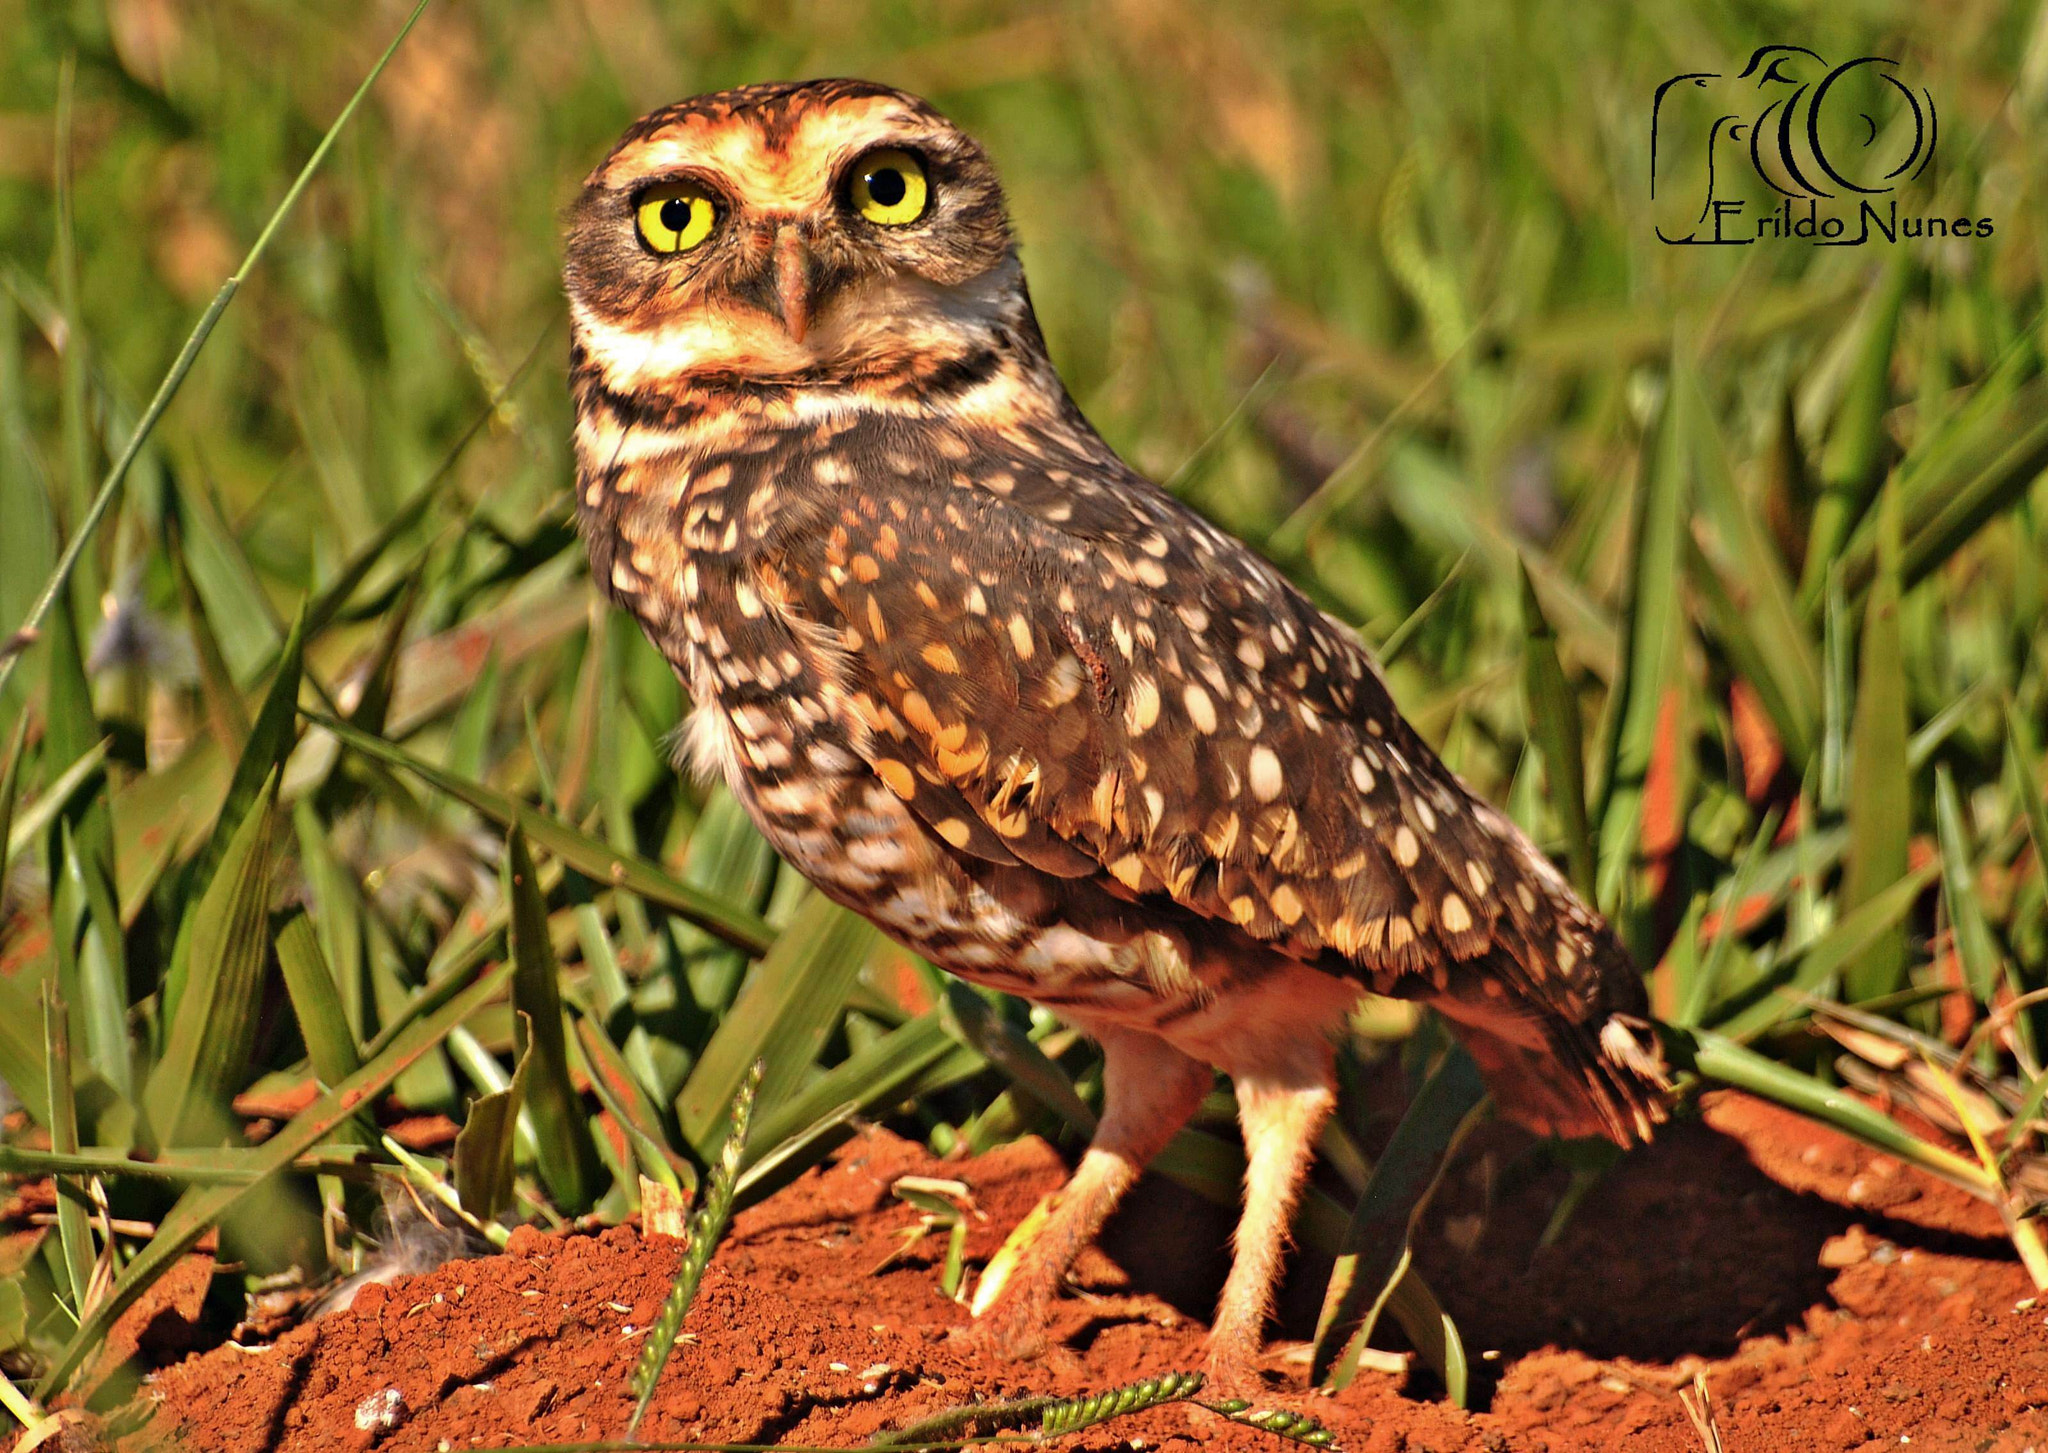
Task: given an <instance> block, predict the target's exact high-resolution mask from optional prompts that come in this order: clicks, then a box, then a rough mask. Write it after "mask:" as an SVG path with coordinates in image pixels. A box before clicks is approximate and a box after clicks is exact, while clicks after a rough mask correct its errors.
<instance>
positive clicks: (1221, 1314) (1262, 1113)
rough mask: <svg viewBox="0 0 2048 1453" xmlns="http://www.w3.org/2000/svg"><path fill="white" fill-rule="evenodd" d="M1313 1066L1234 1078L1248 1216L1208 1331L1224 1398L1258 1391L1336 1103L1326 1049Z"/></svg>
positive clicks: (1212, 1369)
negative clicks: (1293, 1241) (1270, 1330)
mask: <svg viewBox="0 0 2048 1453" xmlns="http://www.w3.org/2000/svg"><path fill="white" fill-rule="evenodd" d="M1321 1048H1322V1049H1323V1053H1322V1054H1321V1056H1320V1061H1319V1062H1318V1063H1315V1064H1313V1065H1290V1066H1288V1067H1286V1068H1285V1069H1284V1070H1280V1071H1278V1072H1273V1071H1267V1072H1245V1073H1239V1074H1237V1075H1235V1076H1234V1082H1235V1084H1236V1087H1237V1109H1238V1120H1239V1123H1240V1124H1241V1125H1242V1126H1243V1128H1244V1143H1245V1155H1246V1165H1245V1175H1244V1215H1243V1216H1242V1217H1241V1218H1240V1219H1239V1221H1238V1223H1237V1235H1236V1238H1235V1251H1234V1255H1233V1258H1232V1261H1231V1264H1230V1276H1229V1279H1228V1280H1226V1281H1225V1282H1224V1283H1223V1295H1222V1296H1221V1297H1220V1298H1219V1299H1218V1300H1217V1303H1216V1321H1215V1323H1214V1325H1213V1326H1212V1327H1211V1328H1210V1330H1209V1378H1210V1382H1211V1384H1212V1385H1213V1386H1214V1387H1215V1388H1216V1389H1217V1390H1218V1391H1219V1392H1226V1391H1227V1392H1230V1393H1250V1392H1253V1391H1255V1390H1256V1389H1257V1387H1258V1362H1259V1351H1260V1348H1261V1347H1262V1345H1263V1341H1264V1336H1265V1328H1266V1321H1267V1319H1268V1318H1269V1317H1271V1316H1272V1313H1273V1287H1274V1284H1275V1283H1276V1282H1277V1281H1278V1280H1279V1276H1280V1263H1281V1259H1282V1257H1283V1256H1284V1255H1285V1253H1286V1248H1287V1232H1288V1226H1289V1224H1290V1223H1291V1222H1292V1220H1293V1218H1294V1208H1295V1203H1296V1202H1297V1201H1298V1200H1299V1199H1300V1196H1301V1185H1302V1181H1303V1180H1304V1179H1305V1178H1306V1177H1307V1175H1308V1167H1309V1159H1310V1157H1311V1155H1312V1154H1313V1153H1314V1148H1315V1141H1316V1135H1317V1134H1318V1132H1320V1131H1321V1130H1322V1128H1323V1121H1324V1120H1326V1119H1327V1118H1329V1114H1330V1110H1331V1108H1332V1107H1333V1106H1334V1105H1335V1104H1336V1103H1337V1095H1336V1088H1335V1073H1334V1069H1333V1066H1332V1064H1331V1055H1330V1053H1329V1052H1328V1049H1327V1046H1321Z"/></svg>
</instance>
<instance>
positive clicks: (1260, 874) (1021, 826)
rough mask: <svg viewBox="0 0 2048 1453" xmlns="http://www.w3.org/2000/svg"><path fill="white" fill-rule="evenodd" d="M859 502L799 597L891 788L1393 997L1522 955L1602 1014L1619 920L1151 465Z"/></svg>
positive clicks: (1000, 849) (1533, 987) (933, 810)
mask: <svg viewBox="0 0 2048 1453" xmlns="http://www.w3.org/2000/svg"><path fill="white" fill-rule="evenodd" d="M1117 484H1118V487H1117V488H1116V489H1114V490H1111V489H1106V488H1103V487H1101V486H1100V485H1097V484H1092V483H1090V482H1083V481H1078V480H1075V479H1073V478H1071V477H1064V478H1054V479H1048V478H1045V477H1042V476H1027V475H1025V474H1023V473H1021V472H1010V473H1002V474H1000V475H998V476H997V477H996V478H995V479H994V481H993V485H991V484H990V483H989V482H986V481H982V480H979V479H977V480H975V481H973V482H972V483H970V482H969V481H968V480H967V478H966V476H965V475H964V474H956V475H955V476H954V477H953V481H952V483H951V485H947V484H945V483H939V484H937V485H935V486H934V487H933V488H932V489H930V490H924V491H916V490H910V491H906V492H904V493H902V494H900V495H892V494H889V493H887V492H870V491H862V492H860V493H859V494H857V495H856V496H855V497H854V498H853V499H852V500H851V501H850V502H849V503H848V504H847V506H846V508H845V509H844V510H843V511H842V512H841V514H840V515H839V518H838V519H837V521H836V522H835V523H833V524H832V525H831V527H830V528H829V529H827V530H823V531H821V532H820V533H819V534H818V535H817V536H815V537H813V538H812V539H810V540H809V541H806V542H803V543H801V544H799V545H794V546H792V547H791V548H796V549H801V550H803V551H804V552H805V553H807V554H808V553H810V552H812V551H815V552H817V555H818V557H819V558H817V559H815V560H806V561H805V562H804V568H801V569H793V570H791V571H790V572H789V576H790V578H791V580H792V581H793V582H796V583H794V584H792V585H791V586H790V587H789V588H790V589H792V590H794V591H796V592H797V593H798V594H800V595H802V596H805V597H808V598H806V599H803V600H801V601H800V602H797V604H798V606H799V608H800V609H801V610H803V611H804V613H805V614H806V615H809V616H810V617H811V618H812V619H814V620H817V621H819V622H820V623H824V624H829V625H830V626H832V627H834V628H836V629H837V630H838V631H839V633H840V634H841V637H842V639H843V643H844V645H845V648H846V654H845V656H844V658H843V660H844V663H845V664H844V670H845V672H846V674H847V678H848V679H847V680H846V681H845V683H844V685H845V687H846V688H847V690H848V692H849V693H850V696H851V699H852V701H853V703H854V706H855V709H856V711H857V712H858V713H859V714H860V716H861V717H862V719H863V720H864V722H865V725H866V728H867V731H866V737H865V741H864V743H863V744H862V748H861V750H862V751H863V752H864V754H865V755H866V756H867V758H868V760H869V761H870V762H871V763H872V765H873V767H874V769H875V771H876V772H877V773H878V774H879V775H880V777H881V778H882V780H883V781H885V782H886V783H887V784H888V785H889V786H890V787H891V788H892V789H893V790H894V791H895V792H896V793H897V794H898V795H899V796H900V797H902V798H903V799H904V801H905V802H907V803H908V804H909V805H910V807H911V808H912V809H913V810H914V811H915V812H916V813H917V814H918V815H919V816H920V818H921V819H922V820H923V821H924V822H926V823H927V824H928V825H929V826H930V828H931V829H932V831H933V832H934V833H936V834H937V835H938V836H939V837H941V838H943V839H944V840H945V841H947V842H948V843H950V844H952V845H953V846H954V847H955V848H956V849H958V850H960V851H962V852H965V853H969V854H972V855H976V856H980V857H984V858H990V859H993V860H996V861H1010V860H1013V859H1014V860H1016V861H1020V862H1025V863H1029V864H1032V865H1034V866H1036V867H1038V868H1040V869H1042V870H1044V871H1046V872H1049V873H1053V874H1057V875H1060V876H1064V877H1077V876H1088V877H1095V878H1098V879H1100V880H1102V881H1103V883H1104V886H1106V887H1109V888H1110V889H1111V891H1113V892H1117V893H1119V894H1121V895H1122V896H1125V897H1130V898H1137V897H1143V896H1150V895H1168V896H1170V897H1171V898H1172V899H1173V901H1174V902H1176V903H1178V904H1180V905H1181V906H1182V907H1183V908H1185V909H1187V910H1188V911H1190V912H1192V913H1196V914H1200V915H1203V916H1206V917H1209V918H1213V919H1218V920H1223V921H1226V922H1230V923H1235V924H1237V925H1238V926H1239V927H1241V928H1242V929H1243V931H1244V932H1245V933H1247V934H1249V935H1251V936H1252V937H1254V938H1256V939H1259V940H1261V941H1264V942H1266V943H1268V944H1270V945H1272V946H1274V947H1276V948H1278V949H1280V950H1282V951H1284V952H1287V953H1289V954H1292V955H1295V956H1298V957H1300V958H1303V959H1308V960H1316V959H1319V958H1325V956H1326V954H1327V953H1328V952H1329V951H1334V953H1335V954H1336V955H1337V956H1340V957H1341V959H1342V960H1344V961H1345V962H1346V963H1347V964H1349V965H1353V966H1357V967H1358V968H1362V969H1364V970H1366V971H1368V972H1369V973H1370V974H1371V975H1372V977H1374V978H1375V979H1376V980H1379V981H1381V982H1383V983H1384V982H1385V981H1386V980H1387V979H1391V978H1393V977H1396V976H1399V975H1402V974H1406V973H1413V972H1416V971H1424V970H1432V971H1435V972H1436V973H1437V974H1438V976H1439V981H1441V975H1442V974H1443V972H1445V971H1446V970H1447V969H1448V968H1449V967H1450V966H1451V965H1454V964H1455V963H1457V962H1459V961H1464V960H1471V959H1475V958H1478V957H1480V956H1482V955H1485V954H1487V953H1488V951H1489V950H1491V949H1494V948H1496V947H1498V948H1500V949H1502V950H1504V951H1505V956H1506V957H1507V958H1508V959H1511V960H1512V964H1511V965H1509V964H1504V965H1502V969H1503V971H1505V972H1507V973H1510V974H1512V975H1513V976H1514V977H1516V978H1519V979H1526V981H1527V982H1526V983H1523V984H1517V985H1515V987H1516V988H1518V989H1521V990H1522V991H1523V992H1526V993H1531V994H1534V995H1536V996H1537V997H1540V998H1545V999H1551V1000H1552V1001H1553V1002H1554V1003H1556V1004H1557V1005H1558V1007H1560V1008H1563V1007H1565V1004H1566V1002H1567V1001H1573V1000H1577V1001H1579V1002H1580V1003H1585V1002H1589V1001H1590V1000H1594V999H1597V994H1598V970H1597V969H1596V968H1595V966H1594V965H1593V964H1592V963H1591V962H1590V960H1591V959H1592V958H1593V957H1594V954H1595V948H1596V944H1598V943H1601V942H1604V941H1605V934H1606V930H1605V928H1604V926H1602V925H1600V924H1599V923H1598V921H1597V920H1595V919H1593V918H1592V917H1591V915H1590V914H1589V913H1588V912H1587V911H1586V910H1585V909H1584V908H1583V907H1582V906H1581V905H1580V904H1579V903H1578V901H1577V900H1576V898H1574V897H1573V896H1572V894H1571V893H1570V890H1569V889H1568V888H1567V887H1566V885H1565V884H1564V882H1563V880H1562V879H1561V878H1560V877H1559V876H1558V874H1557V873H1556V871H1555V870H1554V869H1553V868H1552V867H1551V865H1550V864H1549V862H1548V861H1547V860H1545V859H1544V858H1543V857H1542V855H1541V854H1540V853H1537V852H1536V851H1535V849H1533V848H1532V847H1531V846H1530V845H1529V844H1528V842H1527V841H1526V839H1524V838H1523V837H1522V836H1521V834H1520V833H1518V832H1517V831H1516V830H1515V829H1514V828H1513V826H1512V825H1511V824H1509V823H1508V822H1507V820H1506V819H1505V818H1503V817H1502V816H1500V814H1498V813H1497V812H1495V811H1494V809H1492V808H1491V807H1490V806H1488V805H1487V804H1485V803H1483V802H1480V801H1478V800H1477V799H1475V798H1473V797H1472V796H1470V795H1469V794H1468V793H1467V792H1466V791H1465V789H1464V787H1463V786H1462V784H1460V783H1459V782H1458V781H1457V779H1456V778H1455V777H1453V776H1452V775H1451V774H1450V773H1449V771H1448V770H1447V769H1445V768H1444V767H1443V766H1442V764H1441V763H1439V762H1438V761H1437V759H1436V757H1435V755H1434V754H1433V753H1432V752H1431V751H1430V750H1429V748H1428V747H1427V745H1426V744H1424V743H1423V742H1422V741H1421V740H1420V738H1418V737H1416V736H1415V734H1414V733H1413V732H1412V731H1411V730H1410V729H1409V728H1408V726H1407V725H1406V724H1405V723H1404V722H1403V721H1402V720H1401V718H1400V715H1399V713H1398V712H1397V711H1396V710H1395V707H1394V704H1393V702H1392V700H1391V698H1390V697H1389V695H1388V693H1387V690H1386V687H1385V685H1384V684H1383V682H1382V681H1381V680H1380V678H1379V677H1378V675H1377V673H1376V672H1375V671H1374V669H1373V666H1372V664H1371V662H1370V660H1369V659H1368V658H1367V656H1366V654H1365V652H1364V650H1363V649H1362V647H1361V646H1360V645H1359V643H1358V642H1357V640H1356V639H1355V638H1354V637H1353V636H1352V634H1351V633H1350V632H1349V631H1347V630H1346V629H1344V628H1343V627H1342V626H1340V625H1338V624H1337V623H1336V622H1334V621H1331V620H1330V619H1329V618H1328V617H1326V616H1324V615H1323V614H1322V613H1321V612H1319V611H1317V610H1316V609H1315V608H1314V607H1313V606H1312V605H1310V604H1309V603H1308V602H1307V601H1306V600H1305V599H1304V598H1303V597H1301V596H1300V595H1299V594H1298V593H1297V592H1296V591H1295V590H1293V589H1292V588H1291V587H1290V586H1289V585H1287V583H1286V582H1285V581H1284V580H1282V579H1281V578H1280V576H1279V575H1278V573H1277V572H1276V571H1274V570H1273V568H1272V567H1271V566H1269V565H1268V564H1266V562H1264V561H1263V560H1261V559H1259V558H1258V557H1257V556H1256V555H1254V554H1253V553H1252V552H1251V551H1249V550H1248V549H1246V548H1245V547H1244V546H1242V545H1240V544H1239V543H1238V542H1236V541H1235V540H1232V539H1231V538H1230V537H1228V536H1226V535H1224V534H1222V533H1221V532H1220V531H1218V530H1216V529H1214V528H1213V527H1212V526H1210V525H1208V524H1207V523H1206V522H1205V521H1202V520H1201V519H1199V518H1198V517H1196V516H1194V515H1193V514H1191V513H1190V512H1188V511H1186V510H1185V509H1184V508H1182V507H1181V506H1180V505H1178V504H1177V503H1176V502H1175V501H1173V500H1172V499H1171V498H1170V497H1168V496H1166V495H1165V494H1164V493H1163V492H1160V491H1158V490H1156V489H1155V488H1153V487H1152V486H1150V485H1149V484H1146V483H1144V482H1143V481H1141V480H1138V479H1137V478H1136V477H1135V476H1130V477H1129V478H1128V479H1127V480H1119V481H1117Z"/></svg>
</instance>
